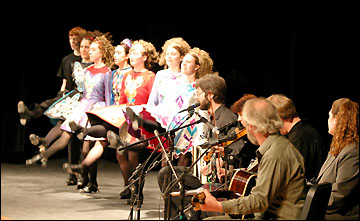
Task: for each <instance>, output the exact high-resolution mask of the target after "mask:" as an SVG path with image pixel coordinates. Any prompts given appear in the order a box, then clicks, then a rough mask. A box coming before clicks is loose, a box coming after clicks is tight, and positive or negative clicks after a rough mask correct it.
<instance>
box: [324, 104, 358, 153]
mask: <svg viewBox="0 0 360 221" xmlns="http://www.w3.org/2000/svg"><path fill="white" fill-rule="evenodd" d="M331 113H332V115H333V117H335V118H336V126H335V132H334V136H333V139H332V141H331V149H330V154H332V155H333V156H337V155H338V154H339V153H340V152H341V151H342V150H343V149H344V148H345V147H346V146H347V145H349V144H351V143H359V134H358V128H359V104H358V103H356V102H353V101H351V100H350V99H348V98H340V99H338V100H336V101H334V103H333V104H332V107H331Z"/></svg>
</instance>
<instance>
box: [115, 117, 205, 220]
mask: <svg viewBox="0 0 360 221" xmlns="http://www.w3.org/2000/svg"><path fill="white" fill-rule="evenodd" d="M190 117H191V116H189V117H188V119H189V118H190ZM201 122H202V121H201V119H200V120H197V121H195V122H193V123H190V124H187V125H185V126H181V127H178V128H175V129H173V130H170V131H166V132H164V133H161V134H158V136H167V137H168V138H169V137H171V136H173V137H174V136H175V132H176V131H178V130H181V129H184V128H186V127H189V126H192V125H195V124H198V123H201ZM158 136H153V137H150V138H148V139H145V140H141V141H138V142H135V143H133V144H130V145H128V146H125V147H119V148H117V150H118V151H121V150H126V149H128V148H130V147H132V146H135V145H138V144H141V143H144V142H147V141H149V140H152V139H155V138H157V137H158ZM160 143H161V142H160ZM160 143H159V145H158V146H157V147H156V149H155V150H154V151H153V152H152V153H151V155H150V156H149V157H148V159H147V160H146V161H145V162H144V163H143V164H142V165H141V167H140V168H139V171H141V172H143V169H144V167H145V166H146V164H147V162H148V161H149V160H150V158H151V157H152V156H153V154H154V153H156V152H157V150H158V149H159V148H160V147H161V145H160ZM170 143H172V144H173V141H171V139H170ZM170 148H171V147H170ZM172 149H173V146H172ZM169 161H170V160H169ZM168 164H169V165H171V162H168ZM175 174H176V173H175ZM144 175H145V174H144V173H141V174H140V176H139V191H138V194H137V196H136V197H137V198H139V196H140V193H141V187H142V183H143V179H144ZM169 177H171V175H170V176H169ZM128 186H131V185H130V184H129V185H128ZM123 191H124V190H123ZM167 194H168V195H170V193H169V192H168V193H167ZM140 201H141V200H139V199H137V201H136V202H137V212H138V217H137V219H138V220H139V219H140V208H141V206H140V205H139V204H140V203H141V202H140Z"/></svg>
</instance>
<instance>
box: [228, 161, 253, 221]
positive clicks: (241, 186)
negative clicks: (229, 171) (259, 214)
mask: <svg viewBox="0 0 360 221" xmlns="http://www.w3.org/2000/svg"><path fill="white" fill-rule="evenodd" d="M255 170H257V165H256V168H255ZM253 171H254V170H247V169H239V170H237V171H236V172H235V174H234V176H233V178H232V179H231V182H230V185H229V191H232V192H238V193H239V194H240V195H241V197H244V196H247V195H249V194H250V191H251V189H252V188H253V187H254V186H255V185H256V173H255V172H253ZM229 216H230V217H231V218H233V219H249V218H253V217H254V215H253V214H249V215H242V214H236V215H235V214H229Z"/></svg>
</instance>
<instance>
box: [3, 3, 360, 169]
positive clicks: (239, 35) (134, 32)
mask: <svg viewBox="0 0 360 221" xmlns="http://www.w3.org/2000/svg"><path fill="white" fill-rule="evenodd" d="M40 6H41V5H40ZM40 6H39V9H37V10H34V9H26V6H22V7H21V9H19V8H18V6H14V8H12V9H11V12H13V13H10V14H11V16H5V17H3V18H2V21H3V22H4V25H3V27H2V31H1V32H2V45H3V48H5V50H2V51H3V52H4V53H3V56H2V57H3V59H2V60H3V61H4V62H5V69H2V76H4V77H3V78H2V79H4V81H3V84H2V95H3V97H4V99H3V102H4V103H3V105H2V107H3V108H2V112H3V114H1V117H2V123H1V161H2V162H18V163H24V160H25V159H26V158H29V157H31V156H32V155H33V154H34V151H36V148H35V147H33V146H32V145H31V144H30V142H29V140H28V136H29V134H30V133H36V134H39V135H45V134H46V133H47V132H48V131H49V129H50V128H51V124H50V123H49V120H48V119H47V118H46V117H41V118H40V119H38V120H35V121H32V122H30V123H29V124H28V125H27V126H26V127H22V126H21V125H20V123H19V116H18V113H17V109H16V104H17V102H18V101H19V100H24V101H25V103H26V104H31V103H34V102H41V101H43V100H44V99H48V98H52V97H54V96H55V95H56V93H57V91H58V90H59V88H60V86H61V79H59V78H58V77H56V73H57V71H58V68H59V65H60V62H61V59H62V57H64V56H65V55H67V54H68V53H70V52H71V50H70V47H69V43H68V37H67V34H68V31H69V30H70V29H71V28H73V27H75V26H81V27H83V28H85V29H87V30H95V29H98V30H100V31H102V32H111V34H112V35H113V39H114V41H115V44H117V43H119V42H120V41H121V40H122V39H123V38H125V37H128V38H131V39H133V40H136V39H144V40H146V41H150V42H152V43H153V44H154V45H155V46H156V48H157V50H158V51H160V50H161V46H162V45H163V43H164V42H165V41H166V40H167V39H169V38H172V37H178V36H180V37H183V38H184V39H185V40H186V41H187V42H188V43H189V44H190V46H191V47H199V48H201V49H204V50H205V51H207V52H209V54H210V56H211V57H212V59H213V60H214V67H215V70H216V71H218V72H219V73H220V75H221V76H223V77H224V78H225V80H226V81H227V84H228V96H227V102H226V104H227V106H230V105H231V104H232V103H234V102H235V101H236V100H237V99H239V98H240V97H241V96H242V95H243V94H245V93H253V94H255V95H257V96H264V97H267V96H270V95H271V94H273V93H283V94H285V95H286V96H288V97H290V98H292V99H293V100H294V102H295V105H296V107H297V110H298V112H299V114H300V116H301V117H302V118H307V119H308V120H310V122H311V123H312V124H313V125H314V126H315V128H317V129H318V131H319V132H320V134H321V135H322V137H323V139H324V141H325V142H326V143H327V144H328V143H329V141H330V139H331V137H330V136H329V135H328V133H327V117H328V111H329V110H330V108H331V103H332V102H333V101H334V100H335V99H338V98H340V97H349V98H350V99H352V100H356V101H358V98H359V97H358V93H357V91H356V87H357V80H356V79H355V77H356V76H355V73H359V72H358V71H355V69H354V67H355V61H358V59H355V56H354V52H355V51H356V50H355V45H356V44H355V33H356V29H358V26H355V17H356V16H355V14H353V13H352V12H351V11H352V10H350V9H351V6H346V7H345V6H344V7H343V6H342V7H338V6H337V5H334V6H332V7H331V8H325V7H315V8H314V7H302V8H301V9H299V8H297V7H295V8H291V7H289V8H288V9H286V10H285V9H277V10H274V9H271V10H270V8H267V7H263V8H262V9H261V10H260V9H259V8H258V7H252V8H247V7H241V6H237V5H233V6H219V7H218V6H217V5H212V7H211V9H210V8H209V7H207V8H202V7H201V6H199V7H196V8H195V7H193V6H192V4H190V5H185V4H184V5H176V6H175V5H174V6H168V7H166V8H164V7H162V8H158V7H155V6H151V5H150V6H144V5H134V6H133V7H131V6H126V7H118V8H116V7H115V6H114V7H113V8H111V7H110V8H107V9H106V10H105V9H104V8H102V7H103V6H104V4H101V3H100V2H98V3H97V4H89V5H86V7H85V6H83V7H80V12H79V14H76V15H75V13H74V6H70V5H69V8H70V9H71V10H64V9H63V7H62V9H61V10H57V8H56V6H51V7H48V8H46V9H40V8H41V7H40ZM304 8H305V9H304ZM102 9H103V10H102ZM61 154H62V155H64V154H66V152H63V153H59V155H61ZM54 157H56V155H55V156H54Z"/></svg>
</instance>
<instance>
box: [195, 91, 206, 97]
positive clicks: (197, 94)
mask: <svg viewBox="0 0 360 221" xmlns="http://www.w3.org/2000/svg"><path fill="white" fill-rule="evenodd" d="M202 94H205V92H204V91H202V92H200V93H198V92H196V96H197V97H200V96H201V95H202Z"/></svg>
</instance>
